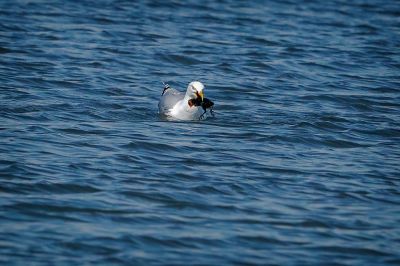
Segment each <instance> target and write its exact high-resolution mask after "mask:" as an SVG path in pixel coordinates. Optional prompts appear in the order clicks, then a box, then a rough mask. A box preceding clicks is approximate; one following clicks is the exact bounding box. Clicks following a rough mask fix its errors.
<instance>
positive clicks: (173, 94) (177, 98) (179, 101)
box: [158, 81, 205, 120]
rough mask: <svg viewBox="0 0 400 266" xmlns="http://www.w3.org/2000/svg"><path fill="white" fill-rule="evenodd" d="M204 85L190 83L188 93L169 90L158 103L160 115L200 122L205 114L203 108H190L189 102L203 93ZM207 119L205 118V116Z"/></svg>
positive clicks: (197, 82) (196, 82)
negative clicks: (197, 94)
mask: <svg viewBox="0 0 400 266" xmlns="http://www.w3.org/2000/svg"><path fill="white" fill-rule="evenodd" d="M203 89H204V85H203V84H202V83H201V82H199V81H193V82H191V83H189V85H188V87H187V90H186V93H183V92H179V91H177V90H176V89H173V88H168V89H166V90H165V92H164V94H163V95H162V96H161V99H160V102H159V103H158V111H159V112H160V114H163V115H166V116H170V117H173V118H176V119H179V120H199V119H200V117H201V115H202V114H203V113H204V111H203V108H202V107H201V106H189V104H188V101H189V100H190V99H195V98H196V94H195V93H196V92H197V93H201V94H202V93H203ZM204 118H205V116H204Z"/></svg>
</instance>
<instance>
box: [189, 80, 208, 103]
mask: <svg viewBox="0 0 400 266" xmlns="http://www.w3.org/2000/svg"><path fill="white" fill-rule="evenodd" d="M203 90H204V85H203V83H201V82H200V81H192V82H190V83H189V85H188V87H187V90H186V97H187V98H189V99H194V100H201V101H203V99H204V93H203Z"/></svg>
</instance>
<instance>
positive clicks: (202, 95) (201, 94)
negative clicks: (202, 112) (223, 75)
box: [196, 91, 204, 102]
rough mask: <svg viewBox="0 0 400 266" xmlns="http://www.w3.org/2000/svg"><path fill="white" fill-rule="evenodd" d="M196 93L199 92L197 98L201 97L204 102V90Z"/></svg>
mask: <svg viewBox="0 0 400 266" xmlns="http://www.w3.org/2000/svg"><path fill="white" fill-rule="evenodd" d="M196 94H197V98H201V101H202V102H203V100H204V93H203V91H201V92H196Z"/></svg>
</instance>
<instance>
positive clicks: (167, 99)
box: [158, 88, 185, 114]
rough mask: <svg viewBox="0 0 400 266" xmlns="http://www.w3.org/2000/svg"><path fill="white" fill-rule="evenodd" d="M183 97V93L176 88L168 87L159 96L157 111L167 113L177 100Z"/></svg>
mask: <svg viewBox="0 0 400 266" xmlns="http://www.w3.org/2000/svg"><path fill="white" fill-rule="evenodd" d="M184 97H185V93H183V92H179V91H178V90H176V89H173V88H168V89H166V90H165V91H164V93H163V95H162V96H161V99H160V102H159V103H158V111H159V112H160V114H167V113H168V111H169V110H170V109H172V108H173V107H174V106H175V104H176V103H177V102H179V101H180V100H182V99H183V98H184Z"/></svg>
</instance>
